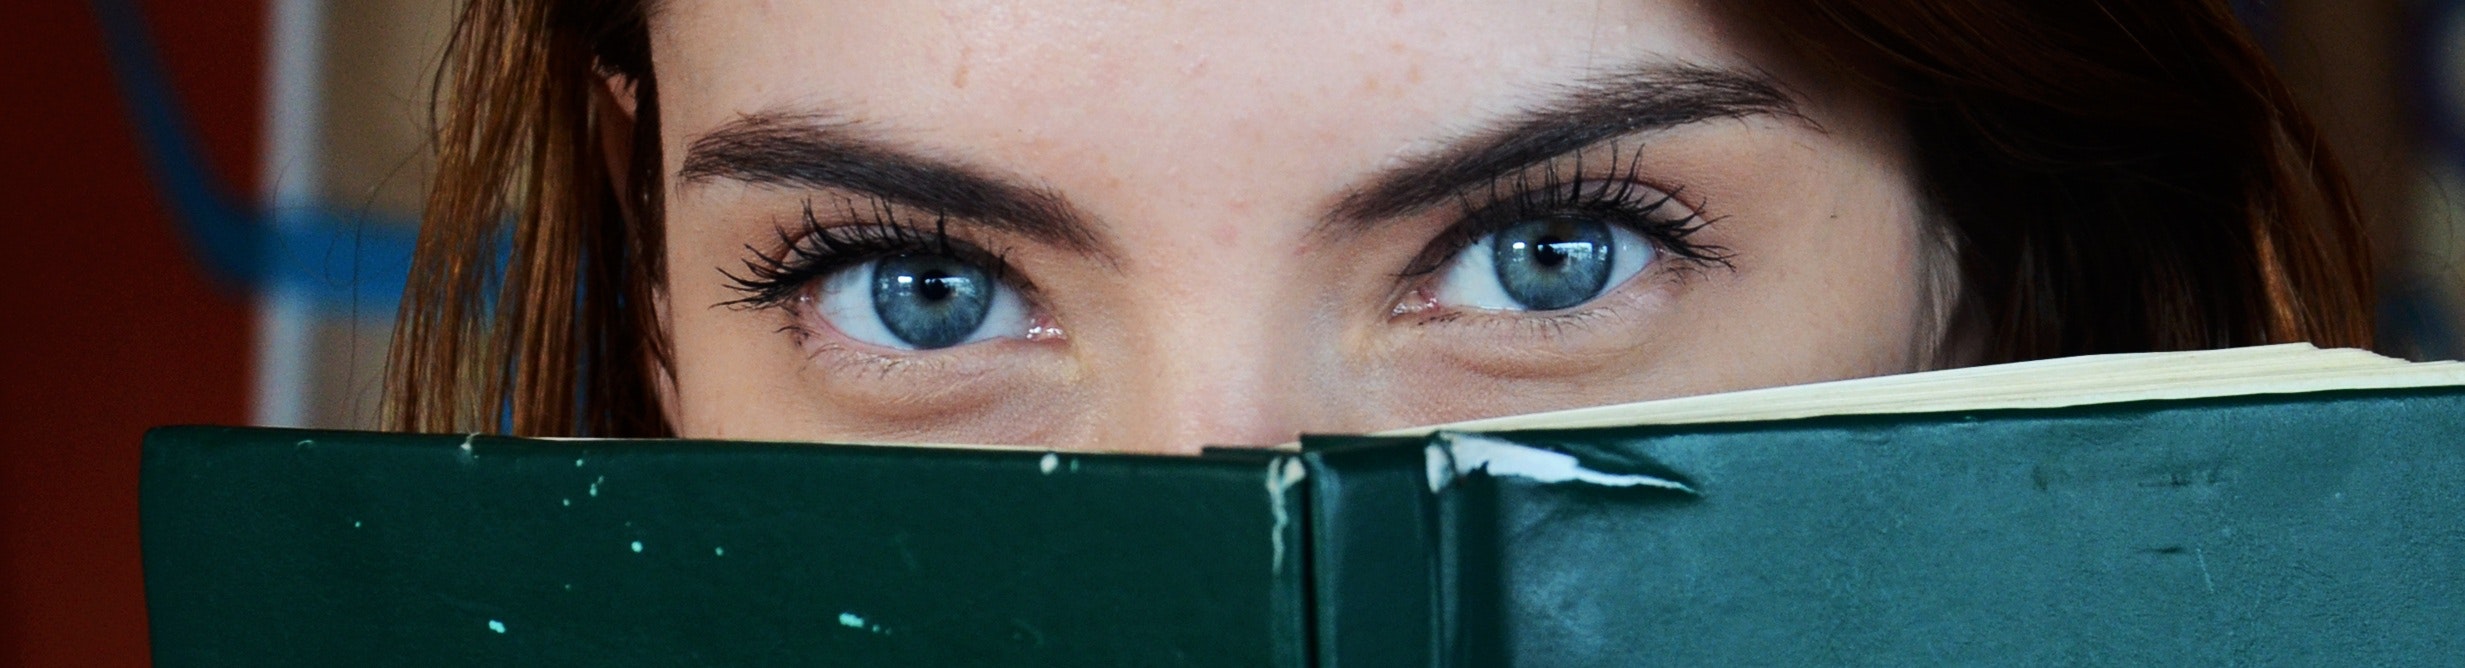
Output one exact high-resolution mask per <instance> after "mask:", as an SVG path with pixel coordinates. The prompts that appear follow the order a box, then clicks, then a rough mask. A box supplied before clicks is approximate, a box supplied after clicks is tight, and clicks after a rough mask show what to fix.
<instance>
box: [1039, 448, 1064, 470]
mask: <svg viewBox="0 0 2465 668" xmlns="http://www.w3.org/2000/svg"><path fill="white" fill-rule="evenodd" d="M1036 468H1037V469H1040V470H1042V471H1044V474H1045V475H1052V474H1053V470H1054V469H1058V468H1061V455H1056V454H1053V453H1050V452H1047V453H1044V459H1042V460H1039V461H1037V462H1036Z"/></svg>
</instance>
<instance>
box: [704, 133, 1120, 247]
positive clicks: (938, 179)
mask: <svg viewBox="0 0 2465 668" xmlns="http://www.w3.org/2000/svg"><path fill="white" fill-rule="evenodd" d="M677 178H678V179H680V180H681V181H682V182H683V183H688V184H690V183H697V182H702V181H707V180H711V179H727V180H733V181H741V182H744V183H751V184H760V185H770V186H783V187H790V188H807V189H814V190H846V191H852V192H856V193H862V194H865V195H870V196H873V197H879V198H882V199H885V200H889V201H890V202H892V203H895V204H900V205H905V206H910V207H915V208H918V209H923V210H925V211H927V212H930V213H933V214H935V215H939V216H946V217H948V218H949V219H950V220H951V222H952V223H956V224H974V225H981V226H984V227H987V228H992V229H995V230H1000V231H1003V232H1008V233H1012V234H1017V235H1019V236H1023V237H1026V238H1028V239H1032V240H1035V241H1038V242H1041V243H1045V244H1050V245H1052V246H1056V247H1059V248H1063V249H1066V250H1071V251H1076V252H1080V253H1085V254H1090V255H1098V256H1107V257H1109V254H1108V251H1107V246H1106V245H1105V243H1104V242H1103V239H1102V237H1100V236H1099V235H1098V234H1097V233H1096V230H1095V229H1094V228H1093V227H1091V226H1089V225H1088V224H1087V219H1086V217H1085V216H1082V215H1079V213H1078V211H1077V210H1076V209H1075V208H1073V207H1071V206H1070V203H1069V200H1067V199H1064V198H1063V197H1062V196H1061V195H1059V194H1057V193H1054V192H1053V191H1052V190H1050V189H1047V188H1042V187H1037V186H1034V185H1029V184H1027V183H1024V182H1022V181H1021V180H1019V179H1015V178H1010V177H1005V176H1000V175H996V174H994V173H991V172H989V171H987V170H984V169H981V168H977V167H973V166H969V165H964V164H960V163H957V162H952V161H947V160H941V159H936V158H932V157H928V156H925V155H921V154H918V153H917V152H914V151H911V150H907V149H904V148H901V147H899V146H896V145H894V144H892V143H890V142H887V141H883V140H881V139H880V138H877V137H874V136H872V135H871V134H870V133H868V132H866V131H865V130H864V129H863V128H860V127H858V125H857V124H856V123H855V122H852V121H847V120H841V119H839V118H838V117H835V116H832V115H828V114H818V113H765V114H747V115H743V116H739V117H737V118H736V119H735V120H732V121H729V122H727V123H724V124H721V125H720V126H719V127H717V128H715V129H712V130H711V131H710V132H707V133H704V134H703V135H702V136H701V137H699V138H696V139H694V140H693V143H692V144H689V145H687V146H686V147H685V162H684V167H682V168H680V169H678V170H677Z"/></svg>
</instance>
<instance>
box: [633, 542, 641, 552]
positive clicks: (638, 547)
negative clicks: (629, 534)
mask: <svg viewBox="0 0 2465 668" xmlns="http://www.w3.org/2000/svg"><path fill="white" fill-rule="evenodd" d="M633 553H634V554H641V553H642V541H638V540H637V541H634V542H633Z"/></svg>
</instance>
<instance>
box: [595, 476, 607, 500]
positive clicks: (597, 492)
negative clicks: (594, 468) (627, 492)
mask: <svg viewBox="0 0 2465 668" xmlns="http://www.w3.org/2000/svg"><path fill="white" fill-rule="evenodd" d="M607 481H608V477H607V476H604V475H603V476H599V479H597V480H593V481H591V496H594V497H596V496H599V483H603V482H607Z"/></svg>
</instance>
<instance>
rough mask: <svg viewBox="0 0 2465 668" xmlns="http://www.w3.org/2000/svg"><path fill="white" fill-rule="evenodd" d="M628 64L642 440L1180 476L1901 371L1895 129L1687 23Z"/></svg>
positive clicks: (1908, 231)
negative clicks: (633, 87)
mask: <svg viewBox="0 0 2465 668" xmlns="http://www.w3.org/2000/svg"><path fill="white" fill-rule="evenodd" d="M651 32H652V56H653V63H654V67H655V71H656V72H657V76H658V78H659V84H660V88H659V95H660V99H659V104H660V107H661V109H660V114H661V119H660V123H661V126H660V128H659V132H660V136H661V147H662V150H663V159H664V160H665V161H666V163H665V165H664V166H663V170H664V174H665V175H666V179H665V187H666V188H667V191H666V193H665V196H666V200H665V202H666V211H665V216H666V225H667V229H668V232H667V235H668V236H667V238H668V245H669V248H668V254H669V255H668V267H670V270H669V272H668V279H667V284H666V285H665V299H666V306H665V308H664V309H663V313H664V316H663V317H664V320H665V326H666V328H667V330H668V335H669V337H670V341H671V342H672V345H673V356H674V357H673V364H672V365H671V367H670V370H669V373H671V374H672V376H671V378H670V379H669V380H670V382H668V383H666V387H665V388H664V389H665V393H664V397H665V405H666V407H667V410H668V413H669V416H670V418H671V421H672V424H674V425H675V426H676V428H677V430H678V432H679V434H680V435H682V436H688V437H712V438H739V439H778V440H819V441H901V442H943V443H1000V444H1034V445H1048V446H1054V447H1064V448H1085V449H1099V450H1114V451H1170V452H1187V451H1193V450H1195V449H1197V448H1198V447H1200V446H1204V445H1210V444H1272V443H1279V442H1286V441H1290V440H1292V439H1294V438H1295V437H1296V436H1297V435H1298V434H1299V433H1302V432H1357V431H1369V430H1377V429H1384V428H1394V427H1404V426H1411V425H1416V424H1427V423H1434V422H1443V421H1453V420H1462V419H1471V418H1479V417H1488V416H1496V415H1505V414H1513V413H1526V412H1534V411H1542V410H1549V409H1559V408H1573V407H1579V406H1590V405H1599V404H1607V403H1619V402H1628V401H1638V400H1645V399H1654V398H1663V397H1671V396H1679V395H1688V394H1700V393H1707V392H1717V391H1725V390H1738V389H1747V388H1755V387H1764V386H1771V385H1781V384H1791V383H1802V382H1811V381H1821V380H1832V379H1841V378H1851V377H1860V376H1869V375H1877V374H1887V373H1899V372H1906V371H1913V370H1918V369H1921V368H1924V367H1927V366H1929V365H1933V364H1937V363H1939V361H1938V360H1939V357H1940V356H1939V355H1938V354H1937V352H1936V351H1937V349H1938V347H1939V346H1938V344H1939V343H1941V341H1940V339H1941V336H1942V331H1943V325H1942V323H1941V322H1940V319H1939V318H1938V317H1937V314H1938V313H1939V312H1940V310H1941V309H1940V308H1938V306H1939V305H1940V304H1943V303H1945V302H1946V300H1948V299H1949V298H1950V295H1949V294H1948V293H1949V292H1950V291H1951V290H1953V289H1954V287H1953V286H1949V285H1947V284H1945V283H1944V282H1943V281H1941V280H1937V278H1936V277H1938V276H1941V275H1945V274H1947V273H1948V268H1947V267H1944V266H1943V265H1944V262H1943V261H1942V259H1941V258H1943V257H1946V253H1947V251H1946V250H1944V249H1942V248H1940V247H1939V243H1938V242H1937V241H1936V239H1937V237H1936V236H1935V235H1934V234H1933V233H1932V232H1931V228H1930V227H1928V226H1927V225H1926V224H1925V217H1924V213H1925V212H1924V207H1923V206H1921V199H1920V198H1919V196H1918V195H1917V193H1918V191H1919V188H1918V184H1917V183H1915V182H1913V180H1912V177H1911V175H1910V172H1909V170H1908V168H1906V167H1905V163H1906V162H1907V158H1908V156H1907V155H1905V152H1906V151H1907V146H1906V143H1907V142H1906V141H1905V139H1904V138H1903V137H1901V136H1900V135H1899V134H1898V131H1897V129H1896V128H1897V124H1896V119H1895V116H1894V115H1893V113H1892V111H1891V110H1888V109H1882V108H1878V107H1877V106H1876V105H1874V104H1872V103H1870V102H1869V101H1868V100H1866V99H1865V98H1864V97H1862V96H1860V95H1859V94H1857V92H1856V91H1854V90H1850V89H1847V88H1844V87H1842V86H1839V85H1836V84H1835V83H1834V82H1829V81H1825V80H1823V79H1822V78H1821V77H1816V76H1808V75H1806V74H1804V72H1806V70H1805V69H1804V68H1801V67H1799V66H1798V65H1799V64H1797V63H1790V62H1785V61H1782V60H1779V59H1777V58H1775V57H1773V56H1771V55H1770V53H1771V52H1770V51H1769V50H1766V49H1762V48H1758V45H1757V43H1756V42H1755V40H1754V39H1753V37H1752V35H1751V34H1750V33H1749V31H1744V30H1739V29H1737V28H1736V27H1735V26H1732V25H1730V23H1729V22H1727V21H1726V20H1724V19H1723V18H1722V17H1720V16H1717V15H1715V14H1713V13H1711V12H1710V10H1709V9H1708V6H1706V5H1698V4H1697V3H1693V2H1684V1H1680V0H1621V1H1617V2H1595V1H1593V0H1582V1H1572V0H1568V1H1559V0H1527V1H1521V2H1512V3H1508V2H1489V3H1476V2H1414V3H1404V2H1389V1H1386V0H1377V1H1355V0H1309V1H1306V2H1303V1H1287V0H1254V1H1251V2H1238V3H1178V2H1120V1H1118V0H1045V1H1041V2H1035V3H1012V2H1000V1H987V0H952V1H943V2H920V1H914V0H867V1H865V2H792V3H770V2H733V1H724V0H683V1H678V2H669V3H665V5H664V6H663V7H661V8H660V9H659V10H658V12H657V13H656V14H654V15H653V17H652V21H651ZM1527 242H1528V243H1527ZM1519 243H1521V244H1524V245H1517V244H1519ZM1584 253H1591V255H1585V254H1584ZM1570 258H1571V259H1570ZM1587 258H1589V259H1587ZM1604 258H1606V259H1604ZM1595 260H1597V261H1595ZM1519 262H1521V263H1522V264H1517V263H1519ZM1587 262H1589V264H1585V263H1587ZM1536 263H1537V264H1536ZM1517 267H1522V268H1521V269H1518V268H1517ZM1533 267H1538V268H1539V269H1532V268H1533ZM1570 267H1571V268H1570ZM1518 272H1521V273H1518ZM1536 272H1537V273H1536ZM1553 272H1554V273H1553ZM1567 272H1573V273H1567ZM1586 272H1589V273H1586ZM1569 277H1572V278H1569ZM1604 277H1605V278H1604ZM902 278H903V279H906V280H907V281H908V282H899V281H900V280H901V279H902ZM1553 281H1554V282H1553ZM1594 283H1598V284H1599V285H1597V286H1595V285H1594ZM1517 286H1522V287H1520V288H1519V287H1517ZM1569 286H1571V287H1569ZM971 299H973V300H975V301H968V300H971ZM954 300H955V301H954ZM952 304H958V305H960V306H957V307H952V306H951V305H952ZM987 304H989V306H988V305H987ZM1535 306H1544V307H1547V308H1535ZM953 309H955V310H953ZM979 311H981V315H979V314H978V313H979ZM950 314H956V315H950ZM901 323H905V324H904V325H902V324H901ZM902 326H904V327H905V329H901V328H900V327H902ZM902 332H905V333H904V334H902ZM902 337H904V338H902ZM936 337H940V338H936Z"/></svg>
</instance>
